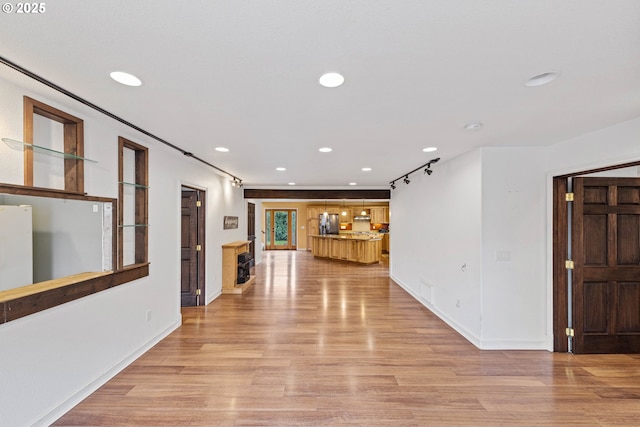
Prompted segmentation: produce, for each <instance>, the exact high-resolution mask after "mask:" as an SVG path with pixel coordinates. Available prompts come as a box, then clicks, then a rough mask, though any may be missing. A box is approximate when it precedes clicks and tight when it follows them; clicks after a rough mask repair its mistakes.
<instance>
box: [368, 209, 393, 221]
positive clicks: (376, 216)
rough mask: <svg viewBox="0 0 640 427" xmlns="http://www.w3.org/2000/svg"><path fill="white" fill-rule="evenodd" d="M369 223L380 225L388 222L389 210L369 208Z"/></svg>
mask: <svg viewBox="0 0 640 427" xmlns="http://www.w3.org/2000/svg"><path fill="white" fill-rule="evenodd" d="M371 222H372V223H373V224H381V223H387V222H389V208H385V207H372V208H371Z"/></svg>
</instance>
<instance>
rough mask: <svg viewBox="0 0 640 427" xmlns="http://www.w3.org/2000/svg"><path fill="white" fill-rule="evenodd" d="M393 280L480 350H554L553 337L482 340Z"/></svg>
mask: <svg viewBox="0 0 640 427" xmlns="http://www.w3.org/2000/svg"><path fill="white" fill-rule="evenodd" d="M390 277H391V280H393V281H394V282H396V283H397V284H398V286H400V287H401V288H402V289H404V290H405V291H407V292H408V293H409V295H411V296H412V297H413V298H415V299H416V300H417V301H418V302H419V303H420V304H422V305H423V306H425V307H426V308H427V310H429V311H430V312H432V313H433V314H435V315H436V316H438V317H439V318H440V319H441V320H442V321H443V322H445V323H446V324H447V325H449V326H450V327H451V328H453V329H454V330H455V331H456V332H457V333H459V334H460V335H462V336H463V337H464V338H465V339H466V340H467V341H469V342H470V343H471V344H473V345H475V346H476V347H477V348H479V349H480V350H546V351H553V337H550V338H549V337H548V338H547V339H543V340H521V341H520V340H482V339H480V338H478V337H476V336H475V335H474V334H472V333H471V332H469V331H468V330H466V329H465V328H464V327H462V326H461V325H460V324H458V323H457V322H456V321H455V320H453V319H451V318H450V317H448V316H447V315H446V314H444V313H443V312H441V311H440V310H438V309H437V308H436V307H434V306H433V305H432V304H429V303H428V302H427V301H425V299H424V298H422V297H420V295H417V294H416V293H415V292H414V291H413V290H412V289H411V288H410V287H408V286H406V285H405V284H403V283H402V281H400V280H398V278H396V277H394V276H390Z"/></svg>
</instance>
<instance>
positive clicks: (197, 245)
mask: <svg viewBox="0 0 640 427" xmlns="http://www.w3.org/2000/svg"><path fill="white" fill-rule="evenodd" d="M201 193H202V192H201V191H199V190H194V189H189V188H183V189H182V210H181V211H182V214H181V233H180V234H181V239H180V240H181V244H180V265H181V267H180V303H181V305H182V306H183V307H188V306H194V305H202V304H204V262H203V261H202V260H204V206H203V203H204V200H202V199H204V198H203V197H202V194H201Z"/></svg>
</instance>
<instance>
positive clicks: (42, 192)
mask: <svg viewBox="0 0 640 427" xmlns="http://www.w3.org/2000/svg"><path fill="white" fill-rule="evenodd" d="M0 193H7V194H16V195H21V196H36V197H51V198H55V199H73V200H88V201H94V202H115V200H116V199H112V198H109V197H97V196H88V195H86V194H85V193H76V192H70V191H66V190H56V189H53V188H43V187H27V186H24V185H14V184H4V183H0Z"/></svg>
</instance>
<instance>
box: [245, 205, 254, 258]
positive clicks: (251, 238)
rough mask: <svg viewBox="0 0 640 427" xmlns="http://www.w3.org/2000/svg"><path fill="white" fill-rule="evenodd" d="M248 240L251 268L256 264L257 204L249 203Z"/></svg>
mask: <svg viewBox="0 0 640 427" xmlns="http://www.w3.org/2000/svg"><path fill="white" fill-rule="evenodd" d="M247 240H248V241H249V242H250V243H249V252H250V253H251V267H253V266H254V265H255V262H256V205H255V203H247Z"/></svg>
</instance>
